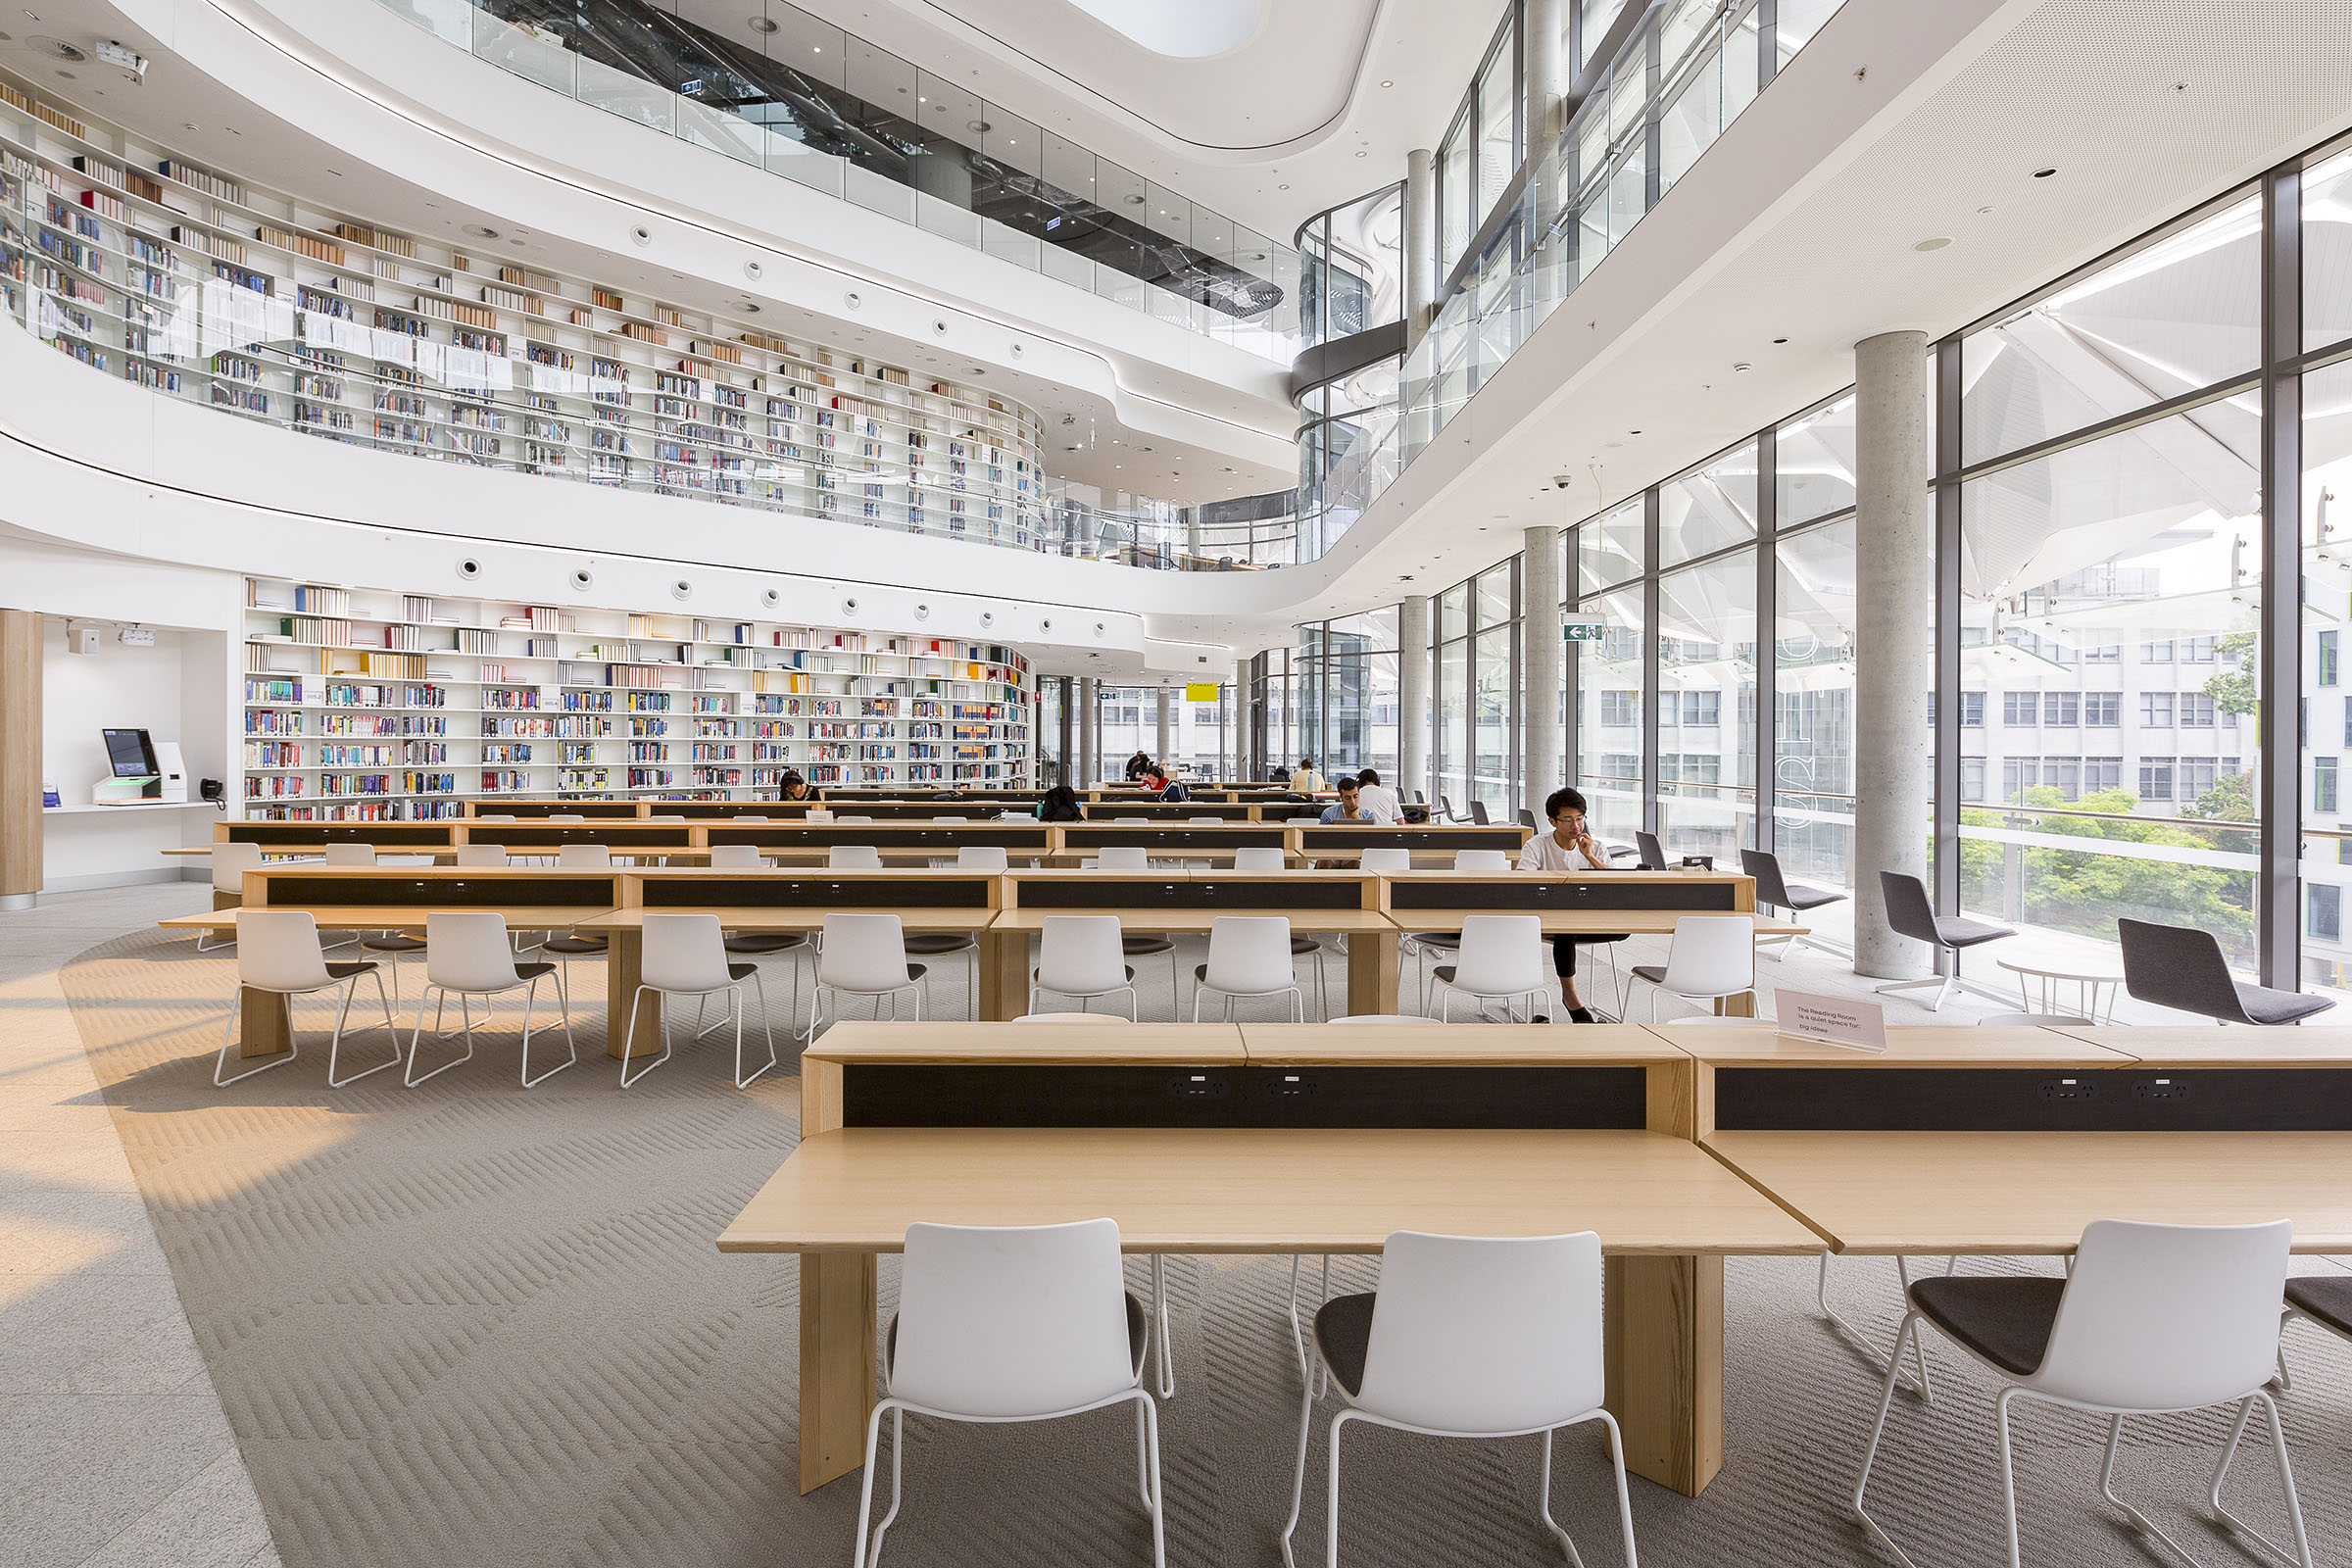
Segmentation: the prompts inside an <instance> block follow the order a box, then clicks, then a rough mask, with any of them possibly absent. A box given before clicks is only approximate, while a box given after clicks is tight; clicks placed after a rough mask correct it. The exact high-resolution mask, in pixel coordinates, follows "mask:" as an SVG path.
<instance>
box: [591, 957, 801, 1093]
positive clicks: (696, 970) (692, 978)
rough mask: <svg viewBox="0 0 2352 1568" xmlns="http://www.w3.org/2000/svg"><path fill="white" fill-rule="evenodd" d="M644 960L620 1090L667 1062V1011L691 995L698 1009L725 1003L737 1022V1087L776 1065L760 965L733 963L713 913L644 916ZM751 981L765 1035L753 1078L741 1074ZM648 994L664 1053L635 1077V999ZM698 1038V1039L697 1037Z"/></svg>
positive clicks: (624, 1041) (626, 1035)
mask: <svg viewBox="0 0 2352 1568" xmlns="http://www.w3.org/2000/svg"><path fill="white" fill-rule="evenodd" d="M642 930H643V944H644V946H643V948H642V950H641V952H642V956H641V957H640V958H639V960H638V961H639V965H640V969H639V973H640V981H639V984H638V987H637V989H636V990H635V991H634V992H632V993H631V994H630V996H629V1023H628V1028H627V1030H626V1031H625V1032H623V1034H622V1035H621V1041H620V1087H621V1088H623V1089H626V1088H628V1087H629V1086H630V1085H631V1084H633V1083H635V1082H636V1081H637V1080H638V1079H640V1078H643V1077H644V1076H645V1075H646V1074H647V1073H649V1072H652V1071H653V1070H654V1069H655V1068H656V1067H659V1066H661V1065H662V1063H663V1062H665V1061H667V1060H668V1059H669V1012H668V1007H667V1001H668V999H669V998H671V997H693V998H695V999H696V1002H695V1005H696V1007H697V1009H698V1015H699V1009H700V1008H701V1006H702V1005H703V1004H704V1003H706V1002H708V1001H709V1000H710V999H711V998H712V997H716V996H723V997H725V998H726V999H727V1004H728V1012H729V1013H730V1014H731V1015H732V1016H733V1018H734V1020H735V1087H736V1088H738V1089H742V1088H745V1087H747V1086H748V1085H750V1084H751V1083H752V1082H753V1080H754V1079H757V1078H758V1077H759V1076H760V1073H763V1072H766V1071H767V1070H768V1069H769V1068H770V1067H773V1066H774V1065H775V1064H776V1031H775V1026H774V1025H773V1024H772V1023H770V1022H769V1020H768V1012H767V988H766V986H764V985H763V984H761V983H760V966H759V965H758V964H756V963H729V962H728V961H727V949H726V935H725V933H724V932H723V931H721V930H720V929H719V924H718V916H717V915H715V914H649V915H647V916H646V917H645V920H644V924H643V927H642ZM746 980H749V981H750V982H751V983H752V988H753V990H754V991H756V992H757V993H758V994H759V997H760V1028H761V1029H762V1030H764V1031H766V1034H767V1060H766V1062H765V1063H764V1064H762V1065H761V1066H760V1071H759V1072H755V1073H753V1074H752V1075H751V1076H750V1077H748V1078H747V1077H745V1076H744V1071H743V982H745V981H746ZM648 991H651V992H653V993H654V996H655V999H656V1000H655V1003H654V1018H655V1029H656V1031H657V1032H658V1033H659V1034H660V1035H661V1036H662V1052H661V1054H659V1055H657V1056H655V1057H654V1058H653V1059H652V1060H650V1061H648V1062H647V1063H646V1064H645V1065H644V1066H643V1067H640V1068H638V1069H637V1071H636V1072H635V1073H634V1074H632V1073H631V1072H630V1071H629V1068H630V1066H631V1064H632V1063H633V1062H634V1061H635V1059H636V1058H635V1056H634V1054H632V1050H631V1047H632V1046H633V1044H634V1042H635V1041H636V1038H637V1010H638V1008H637V999H638V998H640V997H642V996H644V995H645V994H646V993H647V992H648ZM697 1038H698V1039H699V1038H700V1036H699V1035H698V1036H697Z"/></svg>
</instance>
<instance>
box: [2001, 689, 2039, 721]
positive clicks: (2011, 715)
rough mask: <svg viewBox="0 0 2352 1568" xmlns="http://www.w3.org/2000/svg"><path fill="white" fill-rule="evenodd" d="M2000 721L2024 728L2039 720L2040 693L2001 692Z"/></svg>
mask: <svg viewBox="0 0 2352 1568" xmlns="http://www.w3.org/2000/svg"><path fill="white" fill-rule="evenodd" d="M2001 722H2002V723H2004V724H2008V725H2011V726H2014V727H2017V728H2026V727H2030V726H2033V725H2036V724H2039V723H2040V722H2041V694H2040V693H2038V692H2003V693H2001Z"/></svg>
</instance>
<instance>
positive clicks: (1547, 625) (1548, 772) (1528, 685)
mask: <svg viewBox="0 0 2352 1568" xmlns="http://www.w3.org/2000/svg"><path fill="white" fill-rule="evenodd" d="M1528 23H1529V25H1530V26H1533V25H1534V23H1535V13H1534V11H1533V9H1532V8H1531V9H1530V11H1529V13H1528ZM1531 36H1532V34H1531ZM1519 600H1520V619H1519V647H1520V650H1521V656H1522V657H1521V660H1520V662H1521V664H1522V666H1523V667H1522V668H1521V670H1520V672H1519V674H1520V682H1519V707H1520V711H1521V712H1522V713H1524V714H1525V715H1526V724H1525V729H1524V733H1525V735H1526V742H1525V756H1524V757H1523V758H1522V759H1521V766H1520V772H1519V777H1520V779H1521V780H1522V783H1521V785H1520V789H1519V804H1520V805H1522V806H1524V807H1527V808H1528V809H1530V810H1533V811H1534V812H1535V813H1536V815H1537V816H1538V817H1541V816H1542V815H1543V814H1544V797H1545V796H1546V795H1549V794H1550V793H1551V792H1552V791H1553V790H1556V789H1558V788H1559V787H1560V786H1561V785H1562V784H1565V783H1567V782H1568V774H1567V772H1566V770H1565V768H1564V767H1563V766H1562V764H1561V761H1560V669H1561V663H1562V660H1561V653H1562V650H1561V647H1560V530H1559V529H1557V528H1530V529H1528V530H1527V543H1526V550H1525V554H1523V555H1522V556H1520V558H1519Z"/></svg>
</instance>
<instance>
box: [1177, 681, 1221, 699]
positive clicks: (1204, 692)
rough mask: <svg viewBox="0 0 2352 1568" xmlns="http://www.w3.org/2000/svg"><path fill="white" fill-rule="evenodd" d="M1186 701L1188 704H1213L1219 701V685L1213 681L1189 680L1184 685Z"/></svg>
mask: <svg viewBox="0 0 2352 1568" xmlns="http://www.w3.org/2000/svg"><path fill="white" fill-rule="evenodd" d="M1184 700H1185V701H1186V702H1188V703H1213V702H1215V701H1216V700H1217V683H1216V682H1215V681H1213V680H1188V681H1186V682H1185V683H1184Z"/></svg>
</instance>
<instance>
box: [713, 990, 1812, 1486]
mask: <svg viewBox="0 0 2352 1568" xmlns="http://www.w3.org/2000/svg"><path fill="white" fill-rule="evenodd" d="M1690 1072H1691V1061H1690V1058H1689V1057H1688V1056H1687V1055H1686V1054H1683V1053H1682V1052H1680V1051H1678V1050H1676V1049H1675V1048H1673V1047H1672V1046H1671V1045H1668V1044H1666V1043H1665V1042H1662V1041H1661V1040H1659V1039H1658V1038H1657V1037H1656V1036H1654V1035H1652V1034H1650V1033H1648V1032H1647V1031H1644V1030H1641V1029H1635V1028H1627V1027H1587V1028H1578V1029H1566V1028H1556V1027H1553V1028H1546V1027H1539V1026H1520V1027H1509V1026H1486V1025H1456V1026H1452V1027H1450V1028H1446V1027H1436V1026H1432V1027H1426V1028H1422V1027H1413V1026H1404V1025H1390V1026H1366V1025H1357V1026H1353V1027H1348V1026H1339V1027H1333V1026H1327V1025H1311V1026H1297V1025H1263V1026H1261V1025H1242V1026H1239V1027H1238V1028H1237V1027H1236V1026H1234V1025H1228V1024H1203V1025H1142V1026H1138V1025H1128V1024H1118V1025H1109V1026H1101V1027H1089V1026H1086V1025H1082V1024H1070V1025H1055V1026H1042V1025H1040V1026H1029V1027H1027V1028H1025V1029H1019V1030H1009V1029H1005V1028H1003V1027H1001V1026H995V1025H976V1026H932V1025H921V1026H915V1025H888V1024H843V1025H841V1026H839V1027H838V1028H836V1029H835V1030H832V1031H829V1032H828V1033H827V1034H826V1035H825V1037H824V1038H823V1039H821V1040H819V1041H817V1042H815V1043H814V1044H813V1045H811V1046H810V1047H809V1050H808V1051H807V1053H805V1054H804V1057H803V1062H802V1118H803V1126H802V1132H803V1141H802V1143H801V1145H800V1147H799V1148H798V1149H797V1150H796V1151H794V1152H793V1154H792V1156H791V1157H790V1158H789V1159H787V1160H786V1161H785V1163H784V1165H783V1168H782V1169H780V1170H779V1171H778V1172H777V1173H776V1175H775V1177H774V1178H773V1179H771V1180H770V1181H769V1182H768V1183H767V1184H766V1185H765V1186H764V1187H763V1188H761V1190H760V1193H759V1195H758V1196H757V1197H755V1198H754V1199H753V1200H752V1201H751V1202H750V1203H749V1204H748V1205H747V1206H746V1207H745V1208H744V1210H743V1212H742V1213H741V1214H740V1215H739V1216H738V1217H737V1219H736V1220H735V1222H734V1223H733V1224H731V1225H729V1226H728V1227H727V1229H726V1231H725V1233H724V1234H723V1235H722V1236H721V1237H720V1239H719V1242H718V1245H719V1247H720V1249H721V1250H725V1251H730V1252H733V1251H744V1252H796V1253H799V1254H801V1264H800V1266H801V1271H802V1272H801V1445H800V1476H801V1487H802V1490H803V1491H804V1492H807V1491H811V1490H813V1489H815V1488H816V1487H818V1486H821V1485H823V1484H824V1483H825V1482H827V1481H830V1480H832V1479H833V1478H835V1477H837V1476H840V1475H843V1474H845V1473H847V1472H848V1471H849V1470H851V1469H854V1468H855V1467H856V1466H857V1464H858V1462H859V1456H860V1454H861V1452H862V1446H863V1432H864V1421H865V1418H866V1414H867V1412H868V1411H869V1410H870V1408H871V1404H872V1399H873V1389H874V1370H875V1361H874V1327H875V1309H876V1289H875V1261H874V1260H875V1257H876V1255H877V1254H878V1253H880V1252H884V1251H893V1250H898V1248H899V1247H900V1246H901V1244H902V1239H903V1237H904V1235H905V1233H906V1229H907V1225H908V1224H910V1223H912V1222H914V1221H916V1220H939V1221H947V1222H951V1223H955V1222H961V1223H972V1224H984V1225H1007V1224H1037V1223H1051V1222H1054V1221H1060V1220H1068V1219H1078V1218H1092V1217H1096V1216H1100V1215H1104V1214H1107V1215H1109V1216H1110V1217H1112V1218H1114V1219H1116V1220H1117V1221H1118V1222H1119V1227H1120V1232H1121V1238H1122V1242H1123V1244H1124V1245H1125V1246H1126V1247H1127V1249H1128V1250H1132V1251H1136V1252H1151V1253H1183V1252H1200V1253H1213V1252H1260V1253H1262V1252H1299V1251H1305V1252H1377V1251H1379V1250H1380V1249H1381V1246H1382V1245H1383V1243H1384V1242H1385V1240H1386V1238H1387V1237H1388V1235H1389V1234H1390V1233H1391V1232H1393V1231H1396V1230H1400V1229H1426V1230H1436V1231H1448V1232H1455V1233H1471V1234H1483V1235H1549V1234H1557V1233H1560V1232H1563V1231H1574V1230H1583V1229H1592V1230H1596V1231H1598V1232H1599V1233H1600V1236H1601V1242H1602V1247H1603V1249H1604V1251H1605V1252H1606V1254H1607V1257H1608V1263H1607V1267H1608V1276H1609V1278H1608V1291H1607V1302H1608V1314H1609V1315H1608V1321H1607V1337H1608V1369H1609V1388H1610V1404H1611V1407H1612V1409H1614V1410H1615V1411H1616V1413H1617V1415H1618V1418H1619V1421H1620V1423H1621V1425H1622V1426H1623V1429H1624V1433H1625V1441H1626V1449H1627V1463H1628V1466H1629V1468H1632V1469H1634V1470H1636V1471H1638V1472H1639V1473H1641V1474H1643V1475H1645V1476H1648V1477H1650V1478H1651V1479H1653V1480H1656V1481H1659V1482H1661V1483H1662V1484H1665V1485H1668V1486H1673V1487H1676V1488H1678V1489H1679V1490H1682V1491H1684V1492H1687V1493H1692V1494H1695V1493H1696V1492H1698V1491H1699V1490H1700V1489H1701V1488H1703V1487H1704V1486H1705V1485H1706V1482H1707V1481H1708V1479H1710V1478H1711V1477H1712V1476H1713V1475H1714V1473H1715V1471H1716V1470H1717V1469H1718V1468H1720V1466H1721V1463H1722V1339H1723V1296H1722V1290H1723V1263H1722V1260H1723V1257H1724V1255H1725V1254H1727V1253H1792V1254H1804V1253H1810V1252H1814V1251H1818V1250H1820V1242H1819V1241H1818V1239H1817V1238H1815V1237H1814V1236H1813V1234H1812V1233H1811V1232H1810V1231H1809V1230H1808V1229H1806V1228H1805V1227H1804V1226H1803V1225H1801V1224H1800V1223H1798V1222H1797V1221H1796V1220H1795V1219H1793V1218H1791V1217H1790V1216H1789V1214H1787V1213H1786V1212H1784V1211H1783V1210H1782V1209H1781V1208H1780V1207H1779V1206H1778V1205H1776V1204H1774V1203H1772V1202H1770V1201H1768V1200H1767V1199H1766V1198H1765V1197H1764V1196H1763V1195H1761V1194H1759V1193H1757V1192H1755V1191H1754V1190H1753V1189H1752V1188H1751V1187H1749V1186H1748V1185H1747V1184H1745V1183H1743V1182H1741V1181H1740V1179H1739V1178H1738V1177H1737V1176H1735V1175H1734V1174H1733V1173H1732V1172H1731V1171H1729V1170H1728V1169H1726V1168H1725V1167H1723V1166H1722V1165H1721V1164H1719V1163H1717V1162H1715V1161H1714V1160H1712V1159H1710V1158H1709V1157H1708V1156H1707V1155H1706V1154H1705V1153H1704V1152H1701V1151H1700V1150H1699V1149H1697V1148H1696V1147H1695V1146H1694V1145H1692V1144H1691V1142H1690V1141H1689V1140H1690V1136H1691V1128H1690V1126H1689V1122H1688V1116H1687V1111H1688V1107H1689V1105H1690V1103H1691V1102H1690ZM1433 1089H1434V1090H1436V1091H1437V1092H1435V1093H1433ZM1432 1122H1440V1123H1444V1125H1437V1126H1432V1125H1428V1123H1432Z"/></svg>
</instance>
